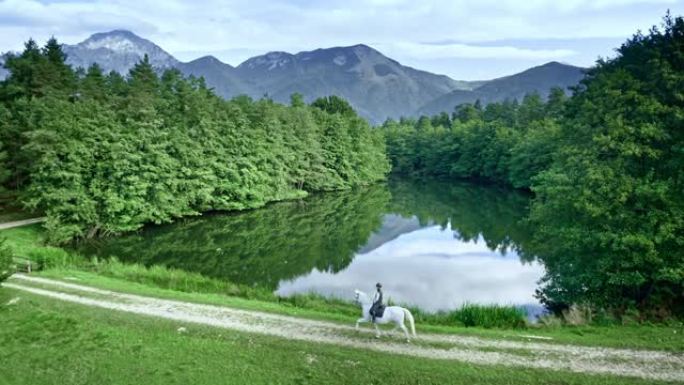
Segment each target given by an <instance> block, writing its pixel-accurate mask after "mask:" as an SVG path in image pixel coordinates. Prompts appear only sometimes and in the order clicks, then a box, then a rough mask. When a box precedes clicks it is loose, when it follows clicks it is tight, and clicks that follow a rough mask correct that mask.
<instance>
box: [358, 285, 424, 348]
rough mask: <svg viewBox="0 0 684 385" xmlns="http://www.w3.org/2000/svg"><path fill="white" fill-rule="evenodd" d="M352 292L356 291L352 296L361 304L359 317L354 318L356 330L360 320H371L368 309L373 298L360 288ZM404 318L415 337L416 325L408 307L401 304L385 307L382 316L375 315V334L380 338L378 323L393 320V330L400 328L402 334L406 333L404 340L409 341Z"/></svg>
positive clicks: (386, 322) (371, 304)
mask: <svg viewBox="0 0 684 385" xmlns="http://www.w3.org/2000/svg"><path fill="white" fill-rule="evenodd" d="M354 293H356V296H355V297H354V298H355V299H356V302H357V303H359V304H360V305H361V318H359V319H358V320H356V329H357V330H358V329H359V324H360V323H361V322H372V318H371V315H370V312H369V311H370V308H371V306H373V300H372V299H371V298H370V297H369V296H368V294H366V293H364V292H362V291H360V290H354ZM404 319H408V322H409V325H410V326H411V334H413V336H414V337H415V336H416V325H415V323H414V321H413V315H412V314H411V312H410V311H408V309H406V308H403V307H401V306H387V307H386V308H385V312H384V313H383V314H382V317H375V323H374V326H375V336H376V337H377V338H380V329H379V328H378V324H388V323H391V322H394V323H395V325H396V326H395V327H394V330H396V329H398V328H401V330H403V331H404V335H406V341H410V339H409V332H408V330H407V329H406V326H405V325H404Z"/></svg>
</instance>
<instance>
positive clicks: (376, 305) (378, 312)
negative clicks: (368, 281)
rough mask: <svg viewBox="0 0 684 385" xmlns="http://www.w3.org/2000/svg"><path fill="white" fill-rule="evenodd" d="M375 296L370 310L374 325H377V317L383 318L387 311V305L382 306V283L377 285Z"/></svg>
mask: <svg viewBox="0 0 684 385" xmlns="http://www.w3.org/2000/svg"><path fill="white" fill-rule="evenodd" d="M375 289H376V292H375V295H374V296H373V305H372V306H371V308H370V309H369V310H368V313H370V315H371V318H372V321H373V323H375V317H377V316H380V317H382V313H383V311H384V310H385V305H383V304H382V285H381V284H380V282H378V283H376V284H375Z"/></svg>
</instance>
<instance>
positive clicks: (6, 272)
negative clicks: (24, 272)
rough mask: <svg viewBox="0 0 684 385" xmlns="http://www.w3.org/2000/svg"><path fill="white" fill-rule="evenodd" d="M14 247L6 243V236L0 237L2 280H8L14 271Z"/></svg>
mask: <svg viewBox="0 0 684 385" xmlns="http://www.w3.org/2000/svg"><path fill="white" fill-rule="evenodd" d="M12 254H13V253H12V249H10V248H9V246H7V245H6V244H5V238H0V282H2V281H4V280H6V279H7V278H8V277H9V276H10V275H12V273H13V272H14V264H13V262H12Z"/></svg>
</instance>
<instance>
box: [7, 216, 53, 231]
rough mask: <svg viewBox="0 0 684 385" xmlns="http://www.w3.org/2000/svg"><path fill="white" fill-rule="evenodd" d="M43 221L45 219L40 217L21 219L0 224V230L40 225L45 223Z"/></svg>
mask: <svg viewBox="0 0 684 385" xmlns="http://www.w3.org/2000/svg"><path fill="white" fill-rule="evenodd" d="M45 219H46V218H45V217H41V218H31V219H23V220H21V221H13V222H5V223H0V230H5V229H11V228H13V227H21V226H28V225H32V224H34V223H41V222H45Z"/></svg>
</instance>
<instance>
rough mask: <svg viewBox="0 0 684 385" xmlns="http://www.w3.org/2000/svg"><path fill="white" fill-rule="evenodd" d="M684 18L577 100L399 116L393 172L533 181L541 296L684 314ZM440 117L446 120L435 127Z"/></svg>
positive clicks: (632, 49)
mask: <svg viewBox="0 0 684 385" xmlns="http://www.w3.org/2000/svg"><path fill="white" fill-rule="evenodd" d="M683 89H684V19H682V18H681V17H676V18H673V17H671V16H669V15H668V16H666V18H665V19H664V25H663V27H662V28H661V29H658V28H655V27H654V28H653V29H652V30H651V31H650V32H649V34H648V35H642V34H641V33H639V34H637V35H635V36H634V37H633V38H632V39H630V40H629V41H627V42H626V43H625V44H623V45H622V46H621V47H620V48H619V49H618V55H617V57H616V58H614V59H611V60H608V61H599V62H598V63H597V65H596V66H595V67H594V68H592V69H590V70H589V71H588V73H587V76H586V78H585V79H584V80H583V81H582V83H581V85H580V86H579V87H577V88H576V89H575V90H574V95H573V96H572V97H571V98H569V99H568V98H566V97H565V95H564V93H563V92H562V91H561V90H558V89H555V90H552V91H551V94H550V96H549V98H548V100H547V101H546V102H543V101H542V100H541V99H540V98H539V96H538V95H528V96H527V97H525V98H524V99H523V101H522V103H521V104H520V105H518V104H517V103H516V102H504V103H494V104H490V105H488V106H487V107H486V108H485V109H484V110H482V108H481V107H479V106H476V105H464V106H459V107H458V108H457V109H456V111H455V112H454V115H453V121H452V122H450V125H449V121H448V120H445V119H443V117H439V116H438V117H433V118H432V119H428V118H421V119H419V120H417V121H415V120H402V121H400V122H394V121H388V122H386V123H385V124H384V126H383V129H384V131H385V133H386V138H387V148H388V154H389V157H390V161H391V163H392V166H393V171H395V172H398V173H406V174H421V175H425V174H427V175H440V176H448V177H452V178H475V179H484V180H487V181H491V182H496V183H503V184H509V185H512V186H514V187H518V188H530V189H531V190H532V191H533V192H534V193H535V195H536V197H535V200H534V203H533V205H532V208H531V212H530V215H529V218H530V221H529V223H530V225H531V226H532V229H533V232H534V234H535V241H534V242H532V243H530V244H529V247H527V248H526V249H527V254H528V255H537V256H539V258H540V259H541V260H542V261H543V262H544V264H545V266H546V268H547V275H546V277H545V278H544V282H543V285H542V287H541V288H540V290H539V292H538V296H539V297H540V298H541V299H542V301H544V302H545V303H546V304H547V305H548V306H549V307H550V308H551V309H554V310H558V311H561V310H563V309H566V308H568V307H569V306H570V305H572V304H575V303H589V304H591V305H593V306H595V307H598V308H609V309H613V310H615V311H617V312H618V313H624V312H625V311H627V310H629V309H638V310H639V311H640V314H642V316H645V317H649V318H661V319H662V318H666V317H668V316H669V315H671V314H675V315H680V316H681V315H683V314H684V296H682V293H683V292H684V253H683V252H682V250H684V131H682V129H681V128H682V127H684V104H683V103H682V100H684V99H683V96H682V90H683ZM433 123H437V124H438V125H437V126H434V125H433Z"/></svg>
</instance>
